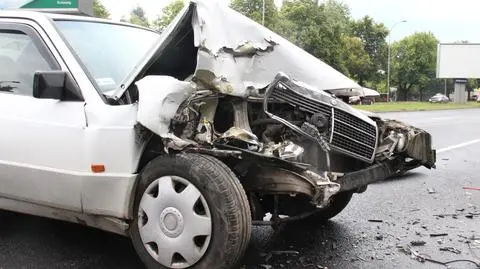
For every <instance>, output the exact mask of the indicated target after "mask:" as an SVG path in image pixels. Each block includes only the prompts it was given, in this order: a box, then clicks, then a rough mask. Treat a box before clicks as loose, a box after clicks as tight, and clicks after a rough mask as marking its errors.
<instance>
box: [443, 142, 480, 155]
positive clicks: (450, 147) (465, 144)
mask: <svg viewBox="0 0 480 269" xmlns="http://www.w3.org/2000/svg"><path fill="white" fill-rule="evenodd" d="M477 143H480V139H475V140H471V141H467V142H465V143H461V144H457V145H452V146H448V147H446V148H443V149H439V150H437V153H442V152H447V151H450V150H454V149H458V148H463V147H466V146H470V145H473V144H477Z"/></svg>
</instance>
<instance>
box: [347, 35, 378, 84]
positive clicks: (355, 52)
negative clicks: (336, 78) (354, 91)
mask: <svg viewBox="0 0 480 269" xmlns="http://www.w3.org/2000/svg"><path fill="white" fill-rule="evenodd" d="M343 44H344V51H343V54H342V59H341V60H342V62H343V64H344V66H345V68H346V71H347V72H346V75H348V76H350V77H351V78H352V79H354V80H356V81H357V82H358V83H359V84H360V85H362V86H366V85H365V83H366V82H367V81H368V80H369V79H370V78H372V76H373V75H375V74H376V71H375V68H374V64H373V63H372V60H371V58H370V55H369V54H368V53H367V52H366V51H365V47H364V45H363V43H362V40H361V39H360V38H358V37H351V36H344V37H343Z"/></svg>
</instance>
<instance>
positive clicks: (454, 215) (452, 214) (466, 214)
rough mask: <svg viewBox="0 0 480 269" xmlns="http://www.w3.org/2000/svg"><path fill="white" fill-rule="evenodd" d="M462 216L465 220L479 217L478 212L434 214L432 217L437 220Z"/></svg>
mask: <svg viewBox="0 0 480 269" xmlns="http://www.w3.org/2000/svg"><path fill="white" fill-rule="evenodd" d="M461 215H464V216H465V217H467V218H470V219H471V218H473V216H480V213H479V212H458V213H450V214H436V215H433V216H434V217H438V218H445V217H452V218H457V217H458V216H461Z"/></svg>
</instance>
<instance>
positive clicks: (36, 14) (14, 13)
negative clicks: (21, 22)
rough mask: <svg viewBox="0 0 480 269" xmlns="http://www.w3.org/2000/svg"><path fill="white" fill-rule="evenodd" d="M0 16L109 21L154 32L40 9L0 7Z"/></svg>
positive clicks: (137, 26) (99, 20)
mask: <svg viewBox="0 0 480 269" xmlns="http://www.w3.org/2000/svg"><path fill="white" fill-rule="evenodd" d="M0 18H18V19H30V20H34V21H37V22H39V21H42V20H44V19H51V20H69V21H88V22H99V23H111V24H117V25H124V26H130V27H136V28H140V29H144V30H149V31H152V32H155V31H154V30H152V29H149V28H146V27H142V26H139V25H135V24H131V23H125V22H117V21H112V20H108V19H100V18H95V17H91V16H84V15H68V14H60V13H49V12H40V11H32V10H21V9H3V10H2V9H0Z"/></svg>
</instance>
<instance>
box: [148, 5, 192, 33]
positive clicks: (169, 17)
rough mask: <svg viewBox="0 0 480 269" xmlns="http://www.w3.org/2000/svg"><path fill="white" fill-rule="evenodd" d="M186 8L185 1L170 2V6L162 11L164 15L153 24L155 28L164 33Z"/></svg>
mask: <svg viewBox="0 0 480 269" xmlns="http://www.w3.org/2000/svg"><path fill="white" fill-rule="evenodd" d="M184 6H185V3H184V2H183V0H174V1H173V2H170V4H168V5H167V6H165V7H164V8H163V9H162V14H161V15H159V16H158V18H157V19H156V20H155V21H154V22H153V26H154V28H155V29H156V30H158V31H159V32H163V30H165V28H167V26H168V25H169V24H170V23H171V22H172V21H173V19H174V18H175V16H177V14H178V13H179V12H180V11H181V10H182V9H183V7H184Z"/></svg>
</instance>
